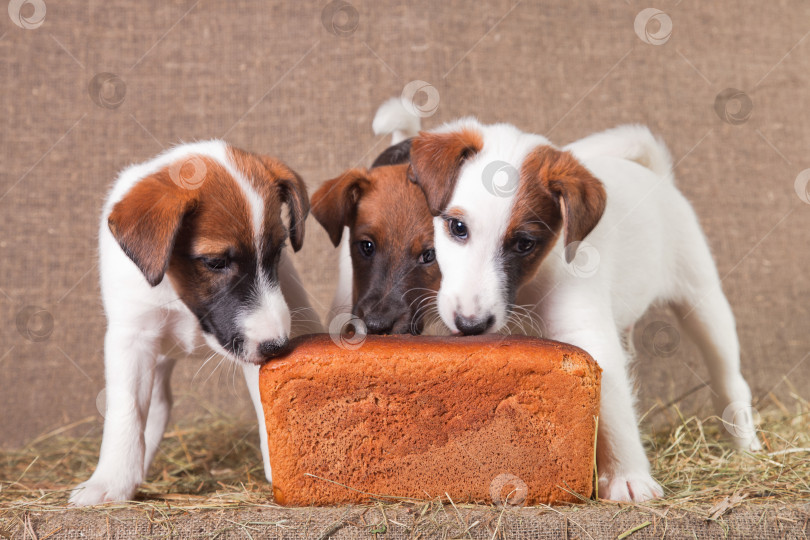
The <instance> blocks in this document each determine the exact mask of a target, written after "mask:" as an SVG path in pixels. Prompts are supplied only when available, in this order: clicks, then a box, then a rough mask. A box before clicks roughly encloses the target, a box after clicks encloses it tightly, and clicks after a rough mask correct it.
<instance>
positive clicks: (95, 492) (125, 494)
mask: <svg viewBox="0 0 810 540" xmlns="http://www.w3.org/2000/svg"><path fill="white" fill-rule="evenodd" d="M137 489H138V485H137V484H136V485H121V484H116V483H112V482H104V481H101V480H94V479H93V478H90V480H88V481H87V482H83V483H81V484H79V485H78V486H76V487H75V488H74V489H73V492H72V493H71V494H70V502H69V504H70V505H71V506H94V505H96V504H104V503H108V502H120V501H129V500H132V498H133V497H134V496H135V492H136V491H137Z"/></svg>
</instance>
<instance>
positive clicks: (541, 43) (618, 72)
mask: <svg viewBox="0 0 810 540" xmlns="http://www.w3.org/2000/svg"><path fill="white" fill-rule="evenodd" d="M18 4H21V2H17V1H16V0H15V1H14V2H10V3H9V6H10V8H9V9H10V11H11V12H12V13H11V15H15V14H14V13H13V11H14V9H15V6H17V5H18ZM654 4H656V5H658V4H659V3H657V2H654ZM37 5H38V6H40V7H41V6H45V7H44V9H43V11H42V12H41V13H39V12H38V11H37V10H36V9H34V8H35V7H36V6H37ZM330 5H331V6H332V7H331V8H328V7H327V2H325V1H320V2H309V1H303V2H264V1H248V0H238V1H233V2H213V1H208V0H202V1H197V0H172V1H168V2H148V3H144V2H136V1H132V0H119V1H109V2H75V1H74V2H56V1H53V0H36V1H33V2H32V3H29V4H26V5H24V6H22V8H21V9H22V10H23V11H22V19H20V18H19V17H16V18H15V17H12V16H9V15H7V14H6V10H5V9H4V10H3V11H2V12H0V73H1V75H0V91H2V95H3V98H2V103H3V106H2V114H0V142H1V146H2V167H0V216H2V218H1V220H0V223H2V225H0V227H2V229H1V231H0V253H1V254H2V256H1V257H0V320H2V324H0V372H1V373H2V376H0V377H1V379H0V380H2V390H0V410H2V411H3V413H2V414H0V446H7V447H14V446H18V445H20V444H23V443H25V442H26V441H28V440H30V439H31V438H32V437H34V436H36V435H38V434H40V433H42V432H43V431H45V430H48V429H53V428H56V427H59V426H62V425H66V424H69V423H70V422H72V421H74V420H77V419H80V418H85V417H87V416H90V415H96V416H98V417H99V418H100V415H99V413H98V411H97V405H96V402H97V395H98V394H99V391H100V390H101V389H102V387H103V369H102V337H103V332H104V318H103V312H102V309H101V306H100V302H99V297H98V286H97V278H98V276H97V274H98V272H97V265H96V235H97V227H98V214H99V211H100V207H101V203H102V200H103V197H104V193H105V190H106V189H107V187H108V186H109V185H110V183H111V181H112V180H113V178H114V177H115V174H116V171H118V170H120V169H121V168H122V167H124V166H125V165H127V164H129V163H132V162H136V161H139V160H144V159H147V158H149V157H151V156H152V155H154V154H156V153H157V152H160V151H161V150H162V149H163V148H165V147H167V146H170V145H172V144H174V143H176V142H178V141H181V140H185V141H188V140H194V139H206V138H211V137H224V138H226V139H227V140H228V141H230V142H231V143H233V144H234V145H237V146H240V147H244V148H246V149H249V150H253V151H257V152H265V153H268V154H272V155H275V156H278V157H280V158H282V159H284V160H285V161H286V162H288V163H289V164H290V165H291V166H292V167H294V168H295V169H296V170H298V171H299V172H300V173H301V174H302V175H303V177H304V178H305V179H306V180H307V182H308V185H309V186H310V188H311V189H314V188H315V187H317V186H318V185H319V184H320V183H321V182H322V181H323V180H325V179H328V178H331V177H333V176H335V175H337V174H338V173H339V172H341V171H342V170H343V169H345V168H347V167H351V166H355V165H367V164H369V163H370V162H371V160H372V159H373V157H374V156H375V155H376V153H377V152H379V151H380V150H382V149H383V148H384V147H385V145H386V143H387V139H386V138H384V137H381V138H376V137H375V136H374V135H373V134H372V132H371V128H370V124H371V119H372V116H373V114H374V111H375V109H376V107H377V106H378V105H379V104H380V103H381V102H382V101H383V100H384V99H386V98H388V97H390V96H393V95H399V94H401V93H402V91H403V88H405V86H406V85H407V84H408V83H409V82H411V81H414V80H422V81H426V82H427V83H429V84H430V85H432V86H433V87H434V88H435V89H436V95H438V97H439V102H438V108H437V109H436V111H435V114H433V115H432V116H428V117H426V118H424V119H423V123H424V125H425V126H426V127H434V126H436V125H438V124H440V123H441V122H443V121H447V120H450V119H453V118H455V117H457V116H459V115H466V114H474V115H478V116H479V117H481V119H482V120H484V121H487V122H493V121H507V122H513V123H515V124H517V125H518V126H519V127H521V128H523V129H527V130H533V131H536V132H539V133H543V134H545V135H547V136H549V137H550V138H551V139H552V140H553V141H556V142H558V143H561V144H562V143H566V142H569V141H571V140H574V139H576V138H578V137H580V136H583V135H586V134H588V133H591V132H593V131H595V130H600V129H604V128H607V127H611V126H613V125H616V124H619V123H626V122H642V123H645V124H648V125H650V126H651V127H652V128H653V129H654V130H655V131H656V132H658V133H660V134H661V135H662V136H663V137H664V139H665V140H666V141H667V142H668V143H669V145H670V147H671V149H672V152H673V155H674V157H675V162H676V163H677V166H676V173H677V176H678V182H679V184H680V186H681V187H682V189H683V191H684V192H685V193H686V194H687V196H688V197H689V198H690V199H691V200H692V201H693V202H694V205H695V208H696V210H697V213H698V215H699V217H700V219H701V221H702V223H703V225H704V226H705V230H706V233H707V236H708V238H709V242H710V244H711V246H712V248H713V251H714V253H715V255H716V259H717V263H718V266H719V269H720V274H721V276H723V277H724V282H723V283H724V288H725V290H726V292H727V294H728V296H729V299H730V301H731V303H732V305H733V308H734V311H735V313H736V316H737V319H738V327H739V331H740V337H741V340H742V351H743V357H742V360H743V371H744V373H745V374H746V376H747V377H748V380H749V381H750V382H751V384H752V387H753V391H754V394H755V396H757V397H762V396H765V395H767V394H768V393H769V392H771V391H773V392H774V394H775V395H777V396H780V395H781V396H784V395H785V394H787V393H788V392H789V391H790V384H789V383H792V385H793V386H794V387H795V388H796V389H798V392H799V393H800V394H803V395H804V396H805V397H806V396H807V387H808V383H810V361H807V360H806V357H807V355H808V350H810V333H808V332H807V315H808V302H807V299H808V297H809V295H808V292H810V274H809V273H808V271H807V266H808V264H807V263H808V262H810V256H808V250H807V247H806V234H807V230H808V229H810V205H808V204H807V200H808V197H807V192H806V191H805V184H806V183H805V182H804V180H803V179H804V177H803V176H800V174H799V173H800V172H801V171H802V170H804V169H806V168H807V167H810V159H808V157H807V148H808V147H810V121H808V120H810V118H809V117H808V114H809V111H810V109H808V106H807V96H808V94H807V88H808V87H810V80H808V79H810V69H808V67H810V39H805V38H806V37H807V32H808V30H810V26H808V22H807V21H808V20H810V17H809V16H810V6H809V5H807V4H806V3H803V2H800V1H798V0H796V1H780V2H758V1H756V0H747V1H743V2H733V3H731V2H728V3H726V2H693V1H684V2H669V3H666V2H661V3H660V5H658V7H659V8H660V9H661V10H662V11H663V12H664V15H665V18H661V16H660V15H658V14H656V13H653V14H652V15H651V14H650V12H647V13H646V14H644V15H642V14H641V12H642V10H643V9H645V8H648V7H650V6H648V5H647V4H645V3H643V2H642V3H638V2H635V1H630V2H610V3H596V2H594V3H588V2H583V1H576V2H570V1H565V0H559V1H552V2H542V3H541V2H529V1H523V2H514V1H512V0H499V1H494V2H462V1H458V0H451V1H446V2H431V1H426V0H425V1H417V2H412V3H401V2H373V1H370V0H369V1H361V0H351V2H350V5H349V8H347V9H345V10H337V11H339V12H340V13H337V14H336V12H335V9H334V5H333V4H330ZM329 9H332V11H329ZM40 15H42V17H44V18H42V17H40ZM332 15H335V17H336V18H334V19H333V18H332ZM639 17H641V20H642V23H643V22H644V21H645V20H646V22H647V23H648V24H647V25H646V26H645V25H644V24H642V25H641V27H640V29H639V28H636V27H634V21H637V19H638V18H639ZM12 19H14V20H12ZM15 21H16V22H15ZM355 23H356V26H355ZM670 23H671V27H670V26H669V24H670ZM26 27H29V28H26ZM645 28H646V31H645ZM670 28H671V31H670ZM105 73H106V74H112V75H104V74H105ZM111 77H112V78H111ZM105 80H106V81H108V84H107V85H106V86H104V88H106V90H105V92H106V93H100V92H99V91H98V90H97V89H98V88H99V84H100V81H102V82H103V81H105ZM110 82H111V84H110ZM728 88H735V89H738V90H739V91H740V92H739V93H738V94H736V95H737V97H736V98H735V99H732V100H729V97H728V96H729V95H735V94H734V93H733V92H732V94H728V93H723V91H724V90H725V89H728ZM718 96H720V98H719V103H720V106H719V108H718V107H717V106H716V105H717V103H718ZM724 96H725V97H724ZM724 100H725V101H724ZM726 105H727V106H726ZM749 105H750V107H749ZM797 178H798V179H799V180H798V182H797V181H796V180H797ZM334 261H335V254H334V252H333V250H332V248H331V246H330V244H329V242H328V240H327V238H326V235H325V234H324V232H323V231H322V230H320V228H319V226H318V225H317V223H315V222H314V220H310V221H309V223H308V230H307V236H306V242H305V247H304V250H303V252H302V253H301V254H299V255H298V256H297V257H296V265H297V267H298V268H299V270H300V271H301V273H302V274H303V278H304V280H305V283H306V285H307V286H308V287H309V290H310V292H311V293H312V296H313V298H314V303H315V305H316V306H317V308H318V310H319V311H320V312H321V313H322V314H323V313H325V311H326V308H327V304H328V301H329V298H330V295H331V293H332V290H333V287H334V285H335V280H334V278H335V268H334ZM656 321H664V322H665V323H666V324H673V325H674V324H676V323H675V321H674V319H673V318H672V317H671V316H670V315H669V314H667V313H665V312H660V311H657V312H655V313H653V314H652V315H649V316H648V317H647V318H645V319H644V320H643V321H642V323H641V324H640V325H639V327H638V330H637V334H636V344H637V349H638V353H639V357H640V361H639V372H640V377H639V381H640V385H639V386H640V389H641V396H642V401H641V406H642V408H647V407H648V406H649V405H650V404H651V403H653V402H654V401H655V400H658V399H660V400H661V401H664V402H665V401H668V400H669V399H671V398H673V397H675V396H678V395H679V394H680V393H681V392H682V391H684V390H686V389H689V388H693V387H695V386H697V385H700V384H702V381H704V380H706V378H707V376H706V371H705V369H704V367H703V365H702V363H701V361H700V359H699V357H698V355H697V354H696V350H695V348H694V347H693V346H692V345H691V344H690V343H687V341H686V340H685V339H684V340H680V335H679V334H678V333H671V332H669V333H667V332H665V333H663V334H656V333H655V332H656V329H658V328H660V325H657V326H655V325H653V326H651V323H653V322H656ZM661 340H663V342H662V341H661ZM199 368H200V362H199V361H195V360H191V361H188V362H182V363H181V364H180V366H179V367H178V369H177V372H176V376H175V383H174V387H175V389H176V390H177V392H178V393H179V394H180V396H181V399H179V405H178V410H177V415H178V416H183V415H188V414H194V413H195V411H199V407H200V404H199V401H200V400H202V401H203V402H204V404H207V405H208V406H227V407H228V408H229V410H233V409H234V408H237V409H238V408H241V409H242V410H244V411H245V414H249V408H248V407H247V406H246V400H245V398H244V397H243V396H244V392H243V389H242V383H241V382H239V381H238V377H237V382H235V383H233V384H232V383H231V372H229V371H227V369H224V368H223V369H220V370H219V371H218V372H214V371H213V366H212V365H207V366H205V367H204V368H203V369H202V370H201V373H200V374H199V375H198V376H197V377H196V378H194V374H195V372H197V370H198V369H199ZM212 373H214V374H213V376H210V375H211V374H212ZM784 377H787V379H788V382H787V383H786V382H784V380H783V378H784ZM708 397H709V391H708V389H706V388H703V389H701V390H698V391H697V392H696V393H695V394H694V395H693V396H692V400H691V401H689V400H687V401H685V402H683V403H682V405H683V406H684V407H685V408H687V409H696V408H698V407H701V406H702V405H703V403H704V402H707V401H708ZM651 418H653V420H654V416H653V417H651Z"/></svg>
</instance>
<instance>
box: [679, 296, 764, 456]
mask: <svg viewBox="0 0 810 540" xmlns="http://www.w3.org/2000/svg"><path fill="white" fill-rule="evenodd" d="M673 308H674V309H675V312H676V313H677V314H678V316H679V318H680V322H681V326H682V328H683V329H684V330H685V331H686V333H687V334H688V335H689V336H690V337H691V338H692V340H694V341H695V343H697V345H698V347H699V348H700V350H701V352H702V354H703V360H704V361H705V363H706V367H707V368H708V370H709V379H710V381H709V384H710V387H711V390H712V400H713V402H714V407H715V411H716V413H717V415H718V416H720V417H721V418H722V419H723V426H724V427H725V428H726V430H727V431H728V433H729V434H730V435H731V439H732V440H733V441H734V444H735V445H736V446H737V447H738V448H741V449H745V450H759V449H760V448H761V445H760V443H759V440H758V438H757V435H756V427H755V425H754V419H753V415H752V412H753V409H752V408H751V390H750V389H749V388H748V383H746V382H745V379H744V378H743V376H742V373H741V372H740V345H739V341H738V339H737V329H736V327H735V324H734V315H733V314H732V312H731V306H729V303H728V300H727V299H726V297H725V295H724V294H723V291H722V290H721V289H720V284H719V281H718V283H716V284H714V285H711V286H708V287H706V288H704V289H702V290H701V291H700V293H698V294H697V295H696V296H695V297H693V298H692V299H691V300H690V301H684V302H679V303H676V304H673Z"/></svg>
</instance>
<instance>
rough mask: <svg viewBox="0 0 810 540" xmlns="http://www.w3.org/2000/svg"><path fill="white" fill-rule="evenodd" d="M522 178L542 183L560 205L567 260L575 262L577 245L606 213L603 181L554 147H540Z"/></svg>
mask: <svg viewBox="0 0 810 540" xmlns="http://www.w3.org/2000/svg"><path fill="white" fill-rule="evenodd" d="M522 176H523V177H524V178H526V179H534V181H537V180H539V181H540V183H541V184H542V185H543V187H544V188H545V189H546V190H547V191H548V192H549V193H550V194H551V195H552V197H553V198H554V200H555V201H556V202H557V204H558V206H559V212H560V214H561V215H562V220H563V230H564V232H565V236H564V242H565V257H566V260H567V261H568V262H571V261H572V260H573V259H574V256H575V255H576V243H577V242H581V241H582V240H583V239H584V238H585V237H586V236H588V234H590V232H591V231H592V230H593V229H594V227H596V225H597V223H599V220H600V219H601V218H602V214H603V213H604V211H605V205H606V202H607V194H606V193H605V188H604V186H603V185H602V182H600V181H599V180H598V179H597V178H595V177H594V176H593V175H592V174H591V173H590V171H589V170H588V169H586V168H585V166H584V165H582V163H580V162H579V161H578V160H577V159H576V158H575V157H574V155H573V154H571V153H570V152H561V151H560V150H557V149H556V148H552V147H551V146H539V147H537V148H536V149H535V150H534V151H533V152H532V153H531V154H529V156H528V157H527V158H526V160H525V161H524V162H523V171H522ZM524 183H525V181H524ZM544 211H545V210H544Z"/></svg>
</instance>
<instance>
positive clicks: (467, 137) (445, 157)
mask: <svg viewBox="0 0 810 540" xmlns="http://www.w3.org/2000/svg"><path fill="white" fill-rule="evenodd" d="M483 145H484V143H483V140H482V138H481V133H479V132H478V131H475V130H473V129H469V128H466V129H462V130H460V131H451V132H449V133H431V132H421V133H419V136H418V137H416V138H415V139H414V140H413V142H412V143H411V181H412V182H414V183H416V184H418V185H419V187H421V188H422V191H423V192H424V193H425V198H426V199H427V202H428V207H429V208H430V212H431V213H432V214H433V215H434V216H435V215H438V214H440V213H441V212H442V211H444V210H445V209H446V208H447V204H448V203H449V202H450V196H451V195H452V194H453V190H454V189H455V187H456V181H457V180H458V173H459V170H460V169H461V165H462V164H463V163H464V160H465V159H467V158H468V157H470V156H472V155H473V154H475V153H476V152H480V151H481V148H483Z"/></svg>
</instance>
